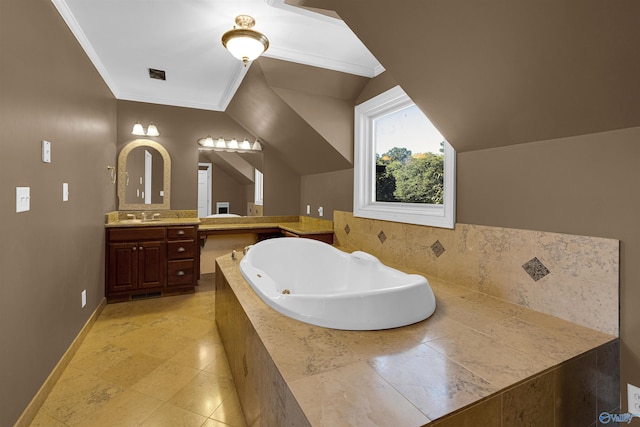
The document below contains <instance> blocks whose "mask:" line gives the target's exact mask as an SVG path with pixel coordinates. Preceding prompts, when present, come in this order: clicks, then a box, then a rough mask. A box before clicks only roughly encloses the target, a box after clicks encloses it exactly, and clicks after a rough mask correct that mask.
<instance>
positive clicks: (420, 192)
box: [376, 142, 444, 205]
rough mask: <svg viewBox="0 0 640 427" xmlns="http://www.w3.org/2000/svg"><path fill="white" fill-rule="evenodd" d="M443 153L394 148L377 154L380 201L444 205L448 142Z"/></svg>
mask: <svg viewBox="0 0 640 427" xmlns="http://www.w3.org/2000/svg"><path fill="white" fill-rule="evenodd" d="M441 147H442V148H441V149H440V153H438V154H436V153H417V154H413V153H412V152H411V150H409V149H407V148H400V147H394V148H392V149H390V150H389V151H387V152H386V153H384V154H382V155H379V154H376V201H378V202H399V203H427V204H433V205H442V204H443V203H444V148H443V147H444V142H442V143H441Z"/></svg>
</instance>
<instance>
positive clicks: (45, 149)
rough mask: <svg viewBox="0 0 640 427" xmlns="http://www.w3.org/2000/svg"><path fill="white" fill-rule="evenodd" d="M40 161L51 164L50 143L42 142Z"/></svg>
mask: <svg viewBox="0 0 640 427" xmlns="http://www.w3.org/2000/svg"><path fill="white" fill-rule="evenodd" d="M42 161H43V162H45V163H51V143H50V142H49V141H45V140H42Z"/></svg>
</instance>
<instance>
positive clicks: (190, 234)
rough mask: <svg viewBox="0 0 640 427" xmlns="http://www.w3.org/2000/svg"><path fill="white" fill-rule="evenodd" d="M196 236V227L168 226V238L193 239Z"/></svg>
mask: <svg viewBox="0 0 640 427" xmlns="http://www.w3.org/2000/svg"><path fill="white" fill-rule="evenodd" d="M195 237H196V228H195V227H191V226H187V227H167V239H172V240H174V239H189V238H190V239H193V238H195Z"/></svg>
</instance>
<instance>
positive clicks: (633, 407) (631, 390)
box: [627, 384, 640, 415]
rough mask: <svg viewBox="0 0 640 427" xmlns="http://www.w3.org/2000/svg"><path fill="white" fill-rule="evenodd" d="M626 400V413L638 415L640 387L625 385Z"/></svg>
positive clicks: (639, 413)
mask: <svg viewBox="0 0 640 427" xmlns="http://www.w3.org/2000/svg"><path fill="white" fill-rule="evenodd" d="M627 399H628V401H629V406H628V409H627V412H629V413H630V414H635V415H640V387H636V386H634V385H631V384H627Z"/></svg>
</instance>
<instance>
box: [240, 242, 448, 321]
mask: <svg viewBox="0 0 640 427" xmlns="http://www.w3.org/2000/svg"><path fill="white" fill-rule="evenodd" d="M240 271H241V272H242V275H243V276H244V278H245V279H246V280H247V282H249V284H250V285H251V287H252V288H253V289H254V290H255V292H256V293H257V294H258V295H259V296H260V298H262V300H263V301H264V302H265V303H266V304H267V305H269V306H270V307H271V308H273V309H275V310H276V311H278V312H280V313H282V314H284V315H286V316H289V317H291V318H293V319H296V320H300V321H302V322H306V323H310V324H313V325H317V326H323V327H326V328H333V329H345V330H377V329H389V328H397V327H400V326H405V325H410V324H412V323H416V322H420V321H422V320H424V319H426V318H428V317H429V316H431V314H433V312H434V310H435V308H436V300H435V297H434V295H433V291H432V290H431V287H430V286H429V282H428V281H427V279H426V278H424V277H423V276H420V275H417V274H406V273H403V272H401V271H399V270H396V269H393V268H391V267H388V266H386V265H384V264H382V263H381V262H380V261H379V260H378V259H377V258H376V257H374V256H373V255H370V254H368V253H366V252H361V251H356V252H353V253H350V254H349V253H347V252H343V251H341V250H339V249H337V248H335V247H333V246H331V245H329V244H327V243H323V242H319V241H316V240H312V239H305V238H296V237H282V238H277V239H270V240H264V241H262V242H260V243H257V244H255V245H253V246H252V247H251V248H250V250H249V251H248V252H247V254H246V255H245V256H244V257H243V258H242V260H241V261H240Z"/></svg>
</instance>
